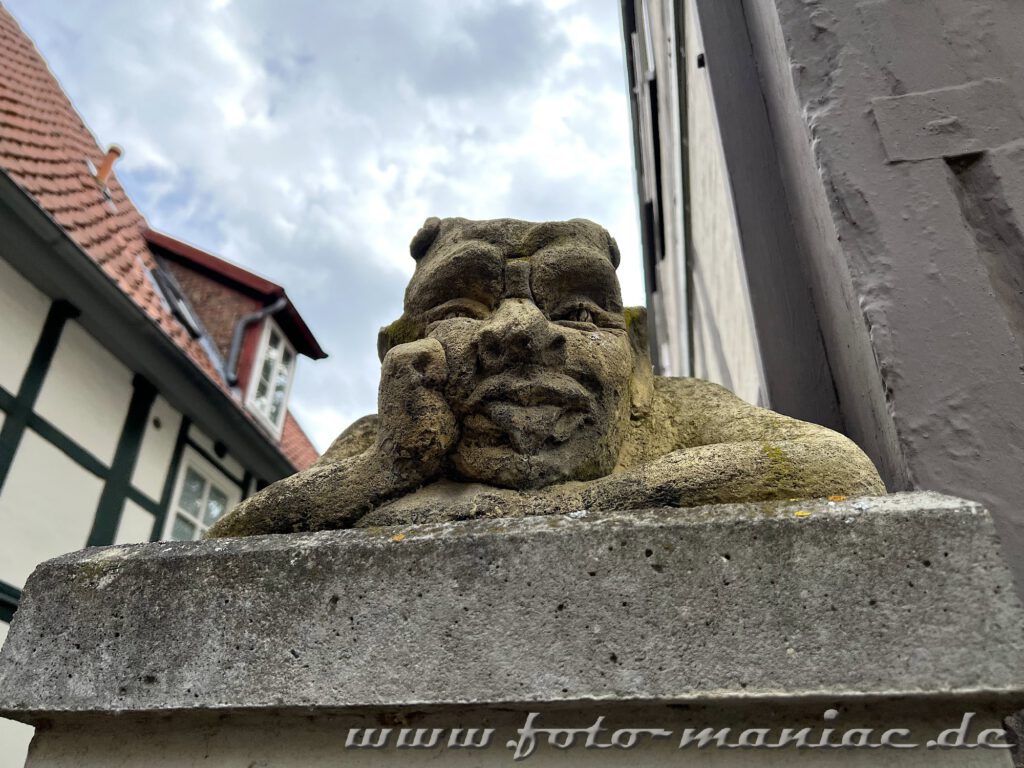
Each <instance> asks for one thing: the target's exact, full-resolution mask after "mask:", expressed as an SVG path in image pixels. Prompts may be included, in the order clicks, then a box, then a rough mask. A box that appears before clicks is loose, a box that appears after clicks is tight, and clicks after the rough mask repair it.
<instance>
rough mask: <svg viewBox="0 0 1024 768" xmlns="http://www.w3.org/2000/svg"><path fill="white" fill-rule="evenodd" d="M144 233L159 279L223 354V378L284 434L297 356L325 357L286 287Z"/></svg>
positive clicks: (274, 433)
mask: <svg viewBox="0 0 1024 768" xmlns="http://www.w3.org/2000/svg"><path fill="white" fill-rule="evenodd" d="M144 235H145V238H146V242H147V243H148V244H149V247H150V250H151V251H152V252H153V255H154V257H155V259H156V261H157V264H158V265H159V270H160V272H161V274H160V275H157V278H158V280H157V282H158V283H163V282H166V283H169V284H171V285H173V286H174V288H175V291H172V293H180V296H178V297H177V298H179V299H180V298H182V297H183V298H184V299H185V300H186V301H187V304H188V309H189V310H190V312H191V314H192V315H193V316H194V317H195V318H196V319H198V321H199V323H196V324H195V325H201V330H202V333H203V334H205V336H207V337H208V341H209V343H210V345H211V346H212V347H213V349H214V351H215V352H216V353H217V356H219V358H220V361H221V364H222V372H223V377H224V382H225V384H226V385H227V386H228V387H230V388H231V390H232V392H233V394H234V395H235V397H236V398H238V400H239V401H240V403H241V404H242V405H243V406H244V408H245V409H246V411H248V413H249V414H250V415H251V416H252V418H253V420H254V421H256V423H258V424H259V425H260V426H261V427H263V429H264V430H265V431H266V432H267V433H268V435H269V436H270V437H272V438H273V439H274V440H275V441H279V440H280V439H281V434H282V430H283V429H284V425H285V421H286V419H287V413H288V398H289V394H290V393H291V388H292V382H293V381H294V378H295V364H296V359H297V357H298V356H299V355H305V356H306V357H309V358H311V359H313V360H320V359H322V358H325V357H327V355H326V353H325V352H324V351H323V350H322V349H321V348H320V344H319V343H318V342H317V340H316V339H315V338H314V336H313V334H312V332H311V331H310V330H309V327H308V326H307V325H306V322H305V321H304V320H303V319H302V316H301V315H300V314H299V312H298V310H297V309H296V308H295V306H294V305H293V304H292V302H291V300H290V299H289V298H288V295H287V294H286V293H285V290H284V288H282V287H281V286H280V285H278V284H276V283H273V282H271V281H269V280H267V279H265V278H263V277H260V276H259V275H255V274H253V273H252V272H250V271H248V270H246V269H244V268H242V267H240V266H238V265H237V264H232V263H231V262H228V261H225V260H224V259H221V258H218V257H217V256H214V255H212V254H210V253H207V252H205V251H202V250H200V249H198V248H195V247H193V246H191V245H188V244H187V243H183V242H181V241H180V240H176V239H175V238H172V237H169V236H167V235H164V234H162V233H159V232H154V231H153V230H147V231H146V232H145V233H144ZM189 330H190V329H189ZM190 332H191V330H190Z"/></svg>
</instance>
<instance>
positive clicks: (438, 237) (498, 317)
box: [381, 219, 649, 488]
mask: <svg viewBox="0 0 1024 768" xmlns="http://www.w3.org/2000/svg"><path fill="white" fill-rule="evenodd" d="M412 250H413V255H414V256H415V257H417V266H416V272H415V274H414V276H413V278H412V280H411V281H410V283H409V287H408V290H407V291H406V297H405V313H404V315H403V317H402V319H401V320H400V321H398V322H397V323H395V324H392V326H390V327H389V328H387V329H384V331H382V343H381V352H382V354H383V352H386V351H387V348H388V347H389V346H393V345H394V344H395V343H400V342H401V341H408V340H411V338H424V337H431V338H434V339H437V340H438V341H439V342H440V343H441V345H442V346H443V348H444V351H445V357H446V361H447V368H448V380H447V384H446V388H445V393H444V394H445V399H446V400H447V402H448V404H449V406H450V407H451V409H452V412H453V413H454V414H455V417H456V420H457V423H458V427H459V438H458V442H457V444H456V446H455V448H454V449H453V450H452V452H451V464H452V472H453V474H454V476H455V477H457V478H458V479H460V480H465V481H474V482H481V483H487V484H489V485H497V486H503V487H510V488H537V487H541V486H544V485H548V484H551V483H555V482H559V481H563V480H569V479H578V480H586V479H592V478H595V477H601V476H604V475H607V474H609V473H610V472H611V470H612V468H613V467H614V466H615V463H616V460H617V458H618V453H619V448H620V445H621V441H622V435H623V429H624V426H625V424H626V422H627V421H628V419H629V409H630V383H631V378H632V377H633V374H634V368H635V366H636V364H637V356H636V353H637V350H636V345H637V340H636V339H635V338H631V335H630V333H629V332H628V331H627V324H626V318H625V315H624V313H623V307H622V299H621V296H620V291H619V284H618V279H617V278H616V276H615V266H616V264H617V261H618V252H617V248H616V246H615V243H614V241H613V240H612V239H611V238H610V237H609V235H608V234H607V232H605V230H604V229H602V228H601V227H599V226H597V225H596V224H593V223H591V222H589V221H584V220H573V221H568V222H550V223H542V224H532V223H530V222H522V221H514V220H506V219H501V220H496V221H484V222H473V221H466V220H464V219H445V220H443V221H438V220H437V219H433V220H428V222H427V225H425V227H424V229H423V230H421V232H420V233H419V234H418V235H417V238H416V239H415V240H414V241H413V246H412ZM641 352H642V350H641ZM648 366H649V363H648Z"/></svg>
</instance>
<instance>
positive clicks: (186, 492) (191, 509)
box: [178, 467, 206, 518]
mask: <svg viewBox="0 0 1024 768" xmlns="http://www.w3.org/2000/svg"><path fill="white" fill-rule="evenodd" d="M205 490H206V481H205V480H204V479H203V478H202V476H201V475H200V474H199V473H198V472H196V471H195V470H194V469H192V467H189V468H188V469H187V470H186V472H185V482H184V484H183V485H182V487H181V496H180V497H179V498H178V507H179V508H181V509H182V510H184V511H185V512H188V513H189V514H190V515H192V516H193V517H195V518H198V517H199V511H200V506H201V504H202V503H203V492H204V491H205Z"/></svg>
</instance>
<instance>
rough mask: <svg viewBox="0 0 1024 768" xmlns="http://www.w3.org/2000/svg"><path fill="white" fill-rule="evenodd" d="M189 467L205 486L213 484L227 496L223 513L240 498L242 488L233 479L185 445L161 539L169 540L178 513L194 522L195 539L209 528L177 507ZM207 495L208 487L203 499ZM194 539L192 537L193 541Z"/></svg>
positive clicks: (231, 507)
mask: <svg viewBox="0 0 1024 768" xmlns="http://www.w3.org/2000/svg"><path fill="white" fill-rule="evenodd" d="M189 469H192V470H193V471H194V472H195V473H196V474H197V475H199V476H200V477H202V478H203V480H205V481H206V483H207V486H212V485H215V486H217V488H219V489H220V490H221V491H223V492H224V495H225V496H226V497H227V504H226V506H225V508H224V514H227V513H228V512H230V511H231V510H232V509H234V508H235V506H237V505H238V503H239V502H240V501H241V500H242V489H241V488H239V487H238V484H237V483H236V482H235V481H234V480H232V479H231V478H230V477H228V476H227V475H226V474H224V472H222V471H221V470H219V469H218V468H217V467H216V466H215V465H214V464H212V463H211V462H209V461H208V460H207V459H205V458H204V457H203V456H202V455H201V454H200V453H199V452H198V451H196V450H195V449H194V448H192V447H191V446H185V450H184V451H182V454H181V465H180V466H179V467H178V476H177V477H176V478H175V480H174V494H173V495H172V496H171V503H170V506H169V507H168V508H167V519H166V520H165V521H164V530H163V532H162V533H161V534H160V538H161V540H162V541H170V540H171V531H172V530H173V529H174V518H175V517H176V516H178V515H179V514H181V516H182V517H184V518H185V519H187V520H188V521H189V522H191V523H194V524H195V526H196V539H198V537H199V536H202V534H203V533H204V532H205V531H206V529H207V528H209V526H208V525H206V524H204V523H203V521H202V520H196V519H195V517H194V516H193V515H192V514H191V513H190V512H187V511H185V510H182V509H181V508H180V507H179V502H180V501H181V493H182V491H183V490H184V488H185V478H186V477H187V476H188V470H189ZM208 495H209V487H208V488H207V490H206V491H205V492H204V495H203V499H204V501H205V499H206V498H207V497H208ZM204 506H205V505H204ZM182 513H184V514H182ZM196 539H193V541H195V540H196Z"/></svg>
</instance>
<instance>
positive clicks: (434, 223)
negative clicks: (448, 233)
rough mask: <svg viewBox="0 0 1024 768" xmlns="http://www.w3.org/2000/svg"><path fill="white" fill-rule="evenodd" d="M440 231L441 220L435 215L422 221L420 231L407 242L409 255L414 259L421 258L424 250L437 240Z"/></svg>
mask: <svg viewBox="0 0 1024 768" xmlns="http://www.w3.org/2000/svg"><path fill="white" fill-rule="evenodd" d="M440 232H441V220H440V219H439V218H437V216H431V217H430V218H429V219H427V220H426V221H424V222H423V226H422V227H420V231H419V232H417V233H416V234H415V235H414V236H413V238H412V242H411V243H409V255H410V256H412V257H413V258H414V259H415V260H416V261H419V260H420V259H422V258H423V256H424V255H425V254H426V252H427V251H429V250H430V246H432V245H433V244H434V241H435V240H437V236H438V234H439V233H440Z"/></svg>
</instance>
